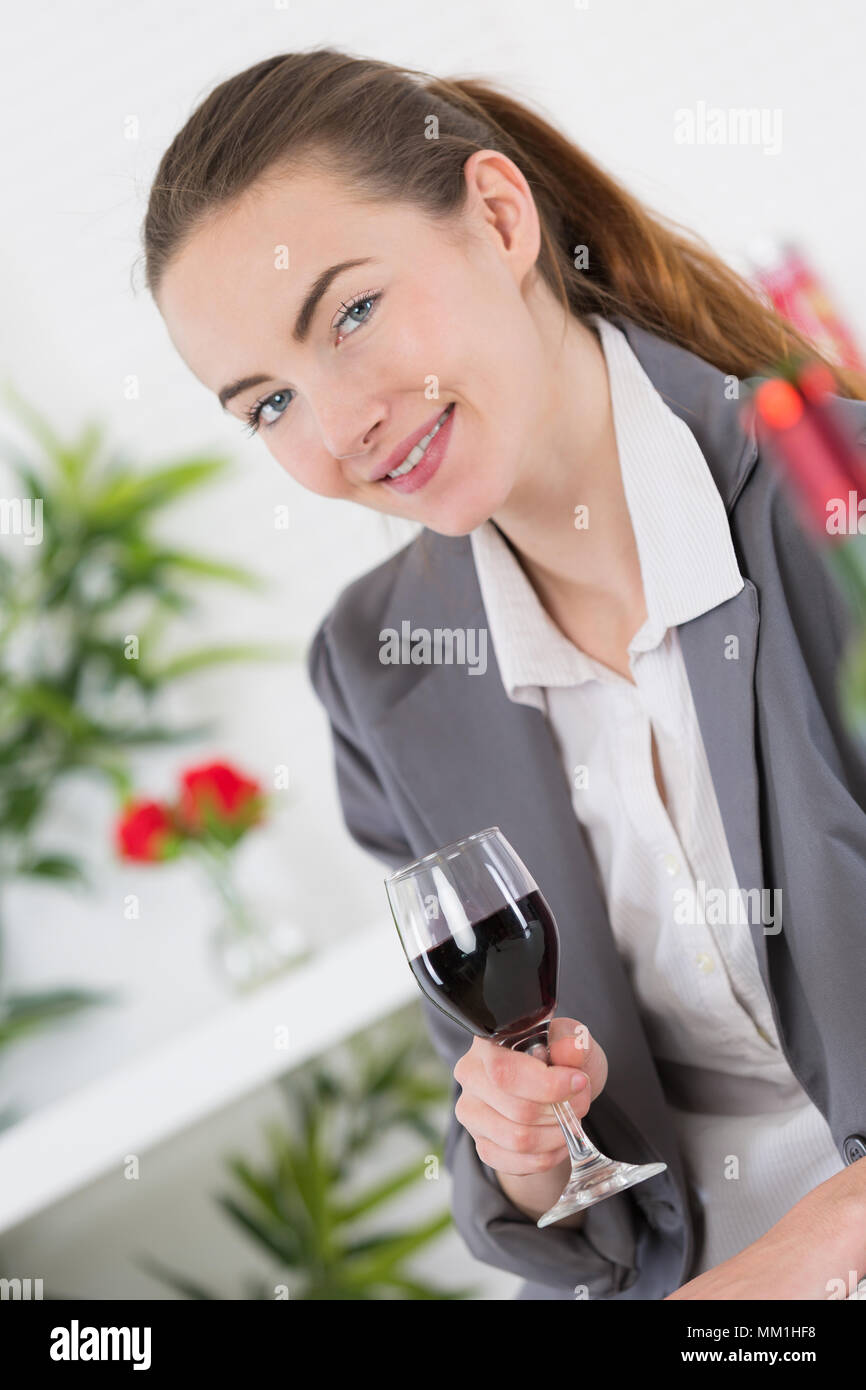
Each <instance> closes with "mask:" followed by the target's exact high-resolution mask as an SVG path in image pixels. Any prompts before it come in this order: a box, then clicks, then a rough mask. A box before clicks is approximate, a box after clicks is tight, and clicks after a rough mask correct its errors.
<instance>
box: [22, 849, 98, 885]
mask: <svg viewBox="0 0 866 1390" xmlns="http://www.w3.org/2000/svg"><path fill="white" fill-rule="evenodd" d="M16 873H18V874H22V875H26V876H27V877H28V878H29V877H33V878H56V879H66V880H72V879H74V880H76V881H77V882H78V883H87V882H88V878H87V875H86V873H85V871H84V866H83V865H82V864H81V862H80V861H79V860H78V859H73V858H72V857H71V855H68V854H44V855H41V856H40V857H39V858H38V859H22V860H19V861H18V864H17V865H16Z"/></svg>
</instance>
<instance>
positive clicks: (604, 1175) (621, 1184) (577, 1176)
mask: <svg viewBox="0 0 866 1390" xmlns="http://www.w3.org/2000/svg"><path fill="white" fill-rule="evenodd" d="M667 1166H668V1165H667V1164H666V1163H618V1162H617V1160H616V1159H614V1158H606V1157H605V1155H604V1154H599V1155H598V1156H597V1157H596V1158H592V1159H589V1160H588V1162H586V1163H583V1164H575V1166H574V1169H573V1171H572V1175H571V1178H570V1179H569V1181H568V1184H567V1186H566V1187H565V1188H564V1190H563V1193H562V1196H561V1197H560V1198H559V1201H558V1202H556V1203H555V1204H554V1205H553V1206H552V1207H551V1208H550V1210H549V1211H546V1212H545V1213H544V1215H543V1216H540V1217H539V1218H538V1221H537V1223H536V1224H537V1225H538V1226H551V1225H552V1224H553V1222H554V1221H561V1220H562V1219H563V1217H565V1216H573V1215H574V1213H575V1212H577V1211H583V1210H584V1208H585V1207H591V1206H593V1205H594V1204H595V1203H596V1202H603V1201H604V1199H605V1197H612V1196H613V1195H614V1193H616V1192H622V1191H623V1190H624V1189H625V1188H626V1187H634V1186H635V1184H636V1183H639V1182H643V1181H644V1180H645V1179H646V1178H654V1177H655V1176H656V1174H657V1173H663V1172H664V1171H665V1169H666V1168H667Z"/></svg>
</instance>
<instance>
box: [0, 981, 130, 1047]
mask: <svg viewBox="0 0 866 1390" xmlns="http://www.w3.org/2000/svg"><path fill="white" fill-rule="evenodd" d="M116 998H117V996H116V995H115V994H112V993H109V992H107V991H97V990H86V989H58V990H49V991H46V992H44V993H38V994H13V995H7V997H6V998H5V999H0V1047H5V1046H6V1044H7V1043H9V1042H11V1041H12V1040H13V1039H17V1038H19V1037H21V1036H22V1035H23V1034H25V1033H32V1032H34V1031H35V1030H36V1029H38V1028H42V1027H44V1026H45V1025H46V1024H48V1023H53V1022H55V1021H56V1020H57V1019H59V1018H65V1017H67V1016H68V1015H70V1014H76V1013H80V1012H81V1011H82V1009H89V1008H91V1007H93V1005H95V1004H105V1003H113V1002H115V1000H116Z"/></svg>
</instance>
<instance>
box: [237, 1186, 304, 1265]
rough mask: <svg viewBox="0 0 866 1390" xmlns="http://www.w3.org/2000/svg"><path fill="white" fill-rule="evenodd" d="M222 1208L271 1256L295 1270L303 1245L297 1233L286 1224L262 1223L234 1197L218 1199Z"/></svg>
mask: <svg viewBox="0 0 866 1390" xmlns="http://www.w3.org/2000/svg"><path fill="white" fill-rule="evenodd" d="M218 1201H219V1204H220V1206H221V1207H222V1208H223V1210H224V1211H227V1212H228V1213H229V1215H230V1216H231V1217H232V1218H233V1219H234V1220H235V1221H236V1222H237V1223H238V1225H240V1226H243V1227H244V1228H245V1229H246V1230H247V1231H248V1232H249V1233H250V1235H252V1236H255V1238H256V1240H257V1241H258V1242H259V1244H260V1245H263V1246H264V1247H265V1249H267V1250H270V1252H271V1254H273V1255H276V1257H277V1259H278V1260H281V1261H282V1262H283V1263H284V1264H286V1265H288V1266H289V1268H293V1267H294V1266H295V1265H296V1264H297V1263H298V1261H299V1259H300V1256H301V1252H302V1249H303V1247H302V1245H301V1242H300V1240H299V1239H298V1237H297V1235H296V1234H295V1232H294V1231H293V1230H292V1229H291V1227H289V1226H287V1225H286V1224H285V1223H280V1222H275V1221H274V1222H268V1221H262V1220H260V1219H259V1218H258V1217H256V1216H252V1215H251V1214H250V1212H248V1211H245V1210H244V1208H243V1207H242V1206H241V1205H240V1203H239V1202H236V1201H235V1200H234V1198H233V1197H225V1196H224V1197H220V1198H218Z"/></svg>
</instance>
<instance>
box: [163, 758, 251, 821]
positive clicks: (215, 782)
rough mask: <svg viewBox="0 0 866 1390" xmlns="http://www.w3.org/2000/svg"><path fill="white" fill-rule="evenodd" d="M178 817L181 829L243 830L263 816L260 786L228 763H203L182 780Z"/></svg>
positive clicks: (190, 769) (185, 773) (184, 774)
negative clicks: (213, 825)
mask: <svg viewBox="0 0 866 1390" xmlns="http://www.w3.org/2000/svg"><path fill="white" fill-rule="evenodd" d="M181 786H182V790H181V799H180V805H179V807H178V817H179V819H180V821H181V822H182V824H183V825H184V827H187V828H189V829H192V830H202V829H205V828H207V826H208V825H209V824H210V823H211V822H212V821H216V822H217V823H218V824H219V825H220V826H223V827H225V828H229V827H231V828H233V829H245V828H246V827H248V826H250V825H255V824H256V823H257V822H258V821H259V820H260V819H261V816H262V809H263V797H262V790H261V786H260V784H259V783H258V782H256V781H254V780H253V779H252V778H249V777H244V775H243V773H241V772H238V770H237V769H236V768H234V767H232V766H231V765H230V764H229V763H219V762H215V763H206V764H203V765H202V766H201V767H191V768H188V769H187V771H186V772H184V773H183V775H182V777H181Z"/></svg>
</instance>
